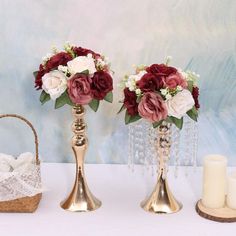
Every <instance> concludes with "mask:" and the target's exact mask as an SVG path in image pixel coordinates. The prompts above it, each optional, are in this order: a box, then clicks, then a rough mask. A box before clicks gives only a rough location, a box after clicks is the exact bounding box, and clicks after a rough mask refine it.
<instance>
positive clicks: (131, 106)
mask: <svg viewBox="0 0 236 236" xmlns="http://www.w3.org/2000/svg"><path fill="white" fill-rule="evenodd" d="M124 95H125V99H124V106H125V108H126V109H127V112H128V114H129V115H131V116H134V115H137V114H138V103H137V101H136V100H137V96H136V93H135V92H134V91H130V90H129V89H128V88H125V89H124Z"/></svg>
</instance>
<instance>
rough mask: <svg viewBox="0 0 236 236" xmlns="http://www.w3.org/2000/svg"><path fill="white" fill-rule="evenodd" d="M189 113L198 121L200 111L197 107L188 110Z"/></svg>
mask: <svg viewBox="0 0 236 236" xmlns="http://www.w3.org/2000/svg"><path fill="white" fill-rule="evenodd" d="M187 115H188V116H189V117H190V118H191V119H192V120H194V121H197V118H198V112H197V109H196V107H193V108H192V109H191V110H189V111H188V112H187Z"/></svg>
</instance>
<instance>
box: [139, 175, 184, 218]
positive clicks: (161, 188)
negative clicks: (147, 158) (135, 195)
mask: <svg viewBox="0 0 236 236" xmlns="http://www.w3.org/2000/svg"><path fill="white" fill-rule="evenodd" d="M141 207H142V208H143V209H144V210H145V211H147V212H150V213H155V214H172V213H176V212H178V211H180V210H181V209H182V207H183V206H182V204H181V203H179V202H178V201H177V200H176V199H175V197H174V196H173V194H172V193H171V191H170V189H169V186H168V183H167V180H166V179H164V178H163V176H162V174H161V175H160V176H159V178H158V181H157V184H156V186H155V188H154V190H153V192H152V194H151V196H149V197H148V198H147V199H146V200H144V201H143V202H141Z"/></svg>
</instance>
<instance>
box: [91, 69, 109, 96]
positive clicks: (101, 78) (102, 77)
mask: <svg viewBox="0 0 236 236" xmlns="http://www.w3.org/2000/svg"><path fill="white" fill-rule="evenodd" d="M112 89H113V82H112V77H111V76H110V75H109V74H108V73H107V72H105V71H98V72H95V73H94V75H93V77H92V84H91V90H92V93H93V97H94V98H95V99H98V100H102V99H104V97H105V96H106V95H107V93H109V92H110V91H112Z"/></svg>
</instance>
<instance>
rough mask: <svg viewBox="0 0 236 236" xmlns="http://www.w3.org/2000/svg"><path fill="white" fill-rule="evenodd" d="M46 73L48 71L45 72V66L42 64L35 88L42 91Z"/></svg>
mask: <svg viewBox="0 0 236 236" xmlns="http://www.w3.org/2000/svg"><path fill="white" fill-rule="evenodd" d="M45 73H46V71H45V70H44V68H43V65H42V64H40V65H39V70H38V72H37V75H36V77H35V88H36V89H37V90H39V89H42V85H43V82H42V77H43V76H44V74H45Z"/></svg>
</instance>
